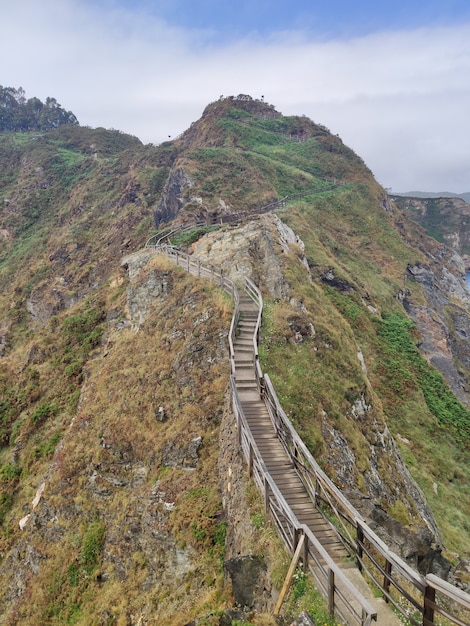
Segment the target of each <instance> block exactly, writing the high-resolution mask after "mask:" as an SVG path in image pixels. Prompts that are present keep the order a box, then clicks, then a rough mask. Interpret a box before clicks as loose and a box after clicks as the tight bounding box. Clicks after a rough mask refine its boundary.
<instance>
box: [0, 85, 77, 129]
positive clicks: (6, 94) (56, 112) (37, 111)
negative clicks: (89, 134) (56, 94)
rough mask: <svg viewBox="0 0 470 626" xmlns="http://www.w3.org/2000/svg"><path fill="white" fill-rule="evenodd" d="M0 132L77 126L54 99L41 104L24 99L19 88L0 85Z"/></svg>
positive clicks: (73, 117) (23, 94)
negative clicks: (65, 125)
mask: <svg viewBox="0 0 470 626" xmlns="http://www.w3.org/2000/svg"><path fill="white" fill-rule="evenodd" d="M0 111H1V114H0V131H3V132H5V131H8V132H21V131H31V130H34V131H46V130H50V129H51V128H57V127H58V126H62V125H63V124H78V121H77V118H76V117H75V115H74V114H73V113H72V112H71V111H65V110H64V109H63V108H62V107H61V106H60V104H58V102H57V100H56V99H55V98H47V99H46V102H45V103H43V102H41V100H39V98H29V99H28V100H27V99H26V97H25V92H24V90H23V89H22V88H21V87H20V88H19V89H15V88H14V87H2V86H1V85H0Z"/></svg>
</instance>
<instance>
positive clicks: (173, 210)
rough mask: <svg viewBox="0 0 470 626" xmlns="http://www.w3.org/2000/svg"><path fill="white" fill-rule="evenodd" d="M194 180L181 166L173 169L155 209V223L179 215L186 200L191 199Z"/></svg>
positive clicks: (164, 221) (163, 221)
mask: <svg viewBox="0 0 470 626" xmlns="http://www.w3.org/2000/svg"><path fill="white" fill-rule="evenodd" d="M191 187H193V181H192V180H191V178H190V176H189V174H188V173H187V172H186V170H185V169H184V168H183V167H181V166H175V167H173V168H172V169H171V171H170V175H169V176H168V179H167V181H166V183H165V187H164V188H163V192H162V197H161V200H160V202H159V204H158V206H157V208H156V209H155V214H154V215H155V223H156V224H157V226H158V225H159V224H162V223H163V224H165V223H167V222H171V221H172V220H174V219H175V217H177V216H178V214H179V212H180V210H181V209H182V207H183V206H184V204H185V203H186V202H189V201H190V199H191V198H190V190H191Z"/></svg>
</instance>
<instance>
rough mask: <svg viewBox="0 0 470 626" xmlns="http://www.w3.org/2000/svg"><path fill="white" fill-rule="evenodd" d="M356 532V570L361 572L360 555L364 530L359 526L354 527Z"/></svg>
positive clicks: (361, 553)
mask: <svg viewBox="0 0 470 626" xmlns="http://www.w3.org/2000/svg"><path fill="white" fill-rule="evenodd" d="M356 534H357V539H356V565H357V568H358V570H359V571H360V572H362V555H363V550H362V544H363V542H364V532H363V530H362V528H361V527H360V526H358V527H357V528H356Z"/></svg>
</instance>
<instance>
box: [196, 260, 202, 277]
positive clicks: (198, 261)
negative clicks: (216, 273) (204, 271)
mask: <svg viewBox="0 0 470 626" xmlns="http://www.w3.org/2000/svg"><path fill="white" fill-rule="evenodd" d="M197 275H198V276H200V275H201V259H198V260H197Z"/></svg>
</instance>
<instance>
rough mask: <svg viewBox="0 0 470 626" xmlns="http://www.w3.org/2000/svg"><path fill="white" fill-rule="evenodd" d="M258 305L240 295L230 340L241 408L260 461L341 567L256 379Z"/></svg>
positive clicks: (335, 541)
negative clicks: (235, 327) (254, 340)
mask: <svg viewBox="0 0 470 626" xmlns="http://www.w3.org/2000/svg"><path fill="white" fill-rule="evenodd" d="M257 319H258V307H257V305H256V304H255V303H254V302H253V300H252V299H251V298H250V297H249V296H248V295H247V294H246V293H243V294H240V321H239V324H238V328H237V333H236V335H235V339H234V344H233V347H234V353H235V385H236V389H237V393H238V396H239V399H240V404H241V408H242V410H243V413H244V415H245V417H246V420H247V422H248V426H249V428H250V430H251V433H252V436H253V438H254V440H255V443H256V445H257V447H258V450H259V452H260V454H261V456H262V458H263V462H264V464H265V466H266V468H267V470H268V472H269V473H270V475H271V476H272V478H273V480H274V481H275V483H276V485H277V487H278V489H279V491H280V492H281V494H282V495H283V497H284V498H285V500H286V502H287V503H288V504H289V506H290V508H291V510H292V512H293V513H294V515H295V516H296V517H297V519H298V521H299V522H300V523H302V524H306V525H307V526H308V527H309V528H310V530H311V531H312V532H313V534H314V535H315V536H316V537H317V539H318V540H319V541H320V542H321V544H322V545H323V546H324V548H325V549H326V550H327V552H328V554H329V555H330V556H331V557H332V558H333V559H334V560H335V561H338V562H341V563H342V564H343V566H344V564H345V563H346V559H347V557H348V556H349V555H348V552H347V550H346V549H345V547H344V545H343V544H342V543H341V541H340V540H339V538H338V536H337V533H336V532H335V530H334V528H333V527H332V525H331V523H330V522H329V521H328V520H327V519H326V518H325V517H324V516H323V515H322V514H321V512H320V511H319V510H318V509H317V507H316V506H315V504H314V502H312V499H311V498H310V496H309V495H308V493H307V491H306V489H305V487H304V485H303V483H302V481H301V480H300V477H299V475H298V474H297V472H296V470H295V469H294V467H293V465H292V462H291V460H290V459H289V457H288V455H287V453H286V451H285V449H284V447H283V445H282V443H281V441H280V440H279V438H278V436H277V433H276V430H275V428H274V425H273V422H272V420H271V417H270V415H269V412H268V409H267V407H266V404H265V402H264V400H263V399H262V398H261V396H260V392H259V389H258V384H257V380H256V370H255V351H254V343H253V337H254V333H255V330H256V323H257Z"/></svg>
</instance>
